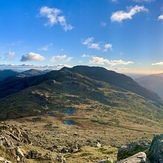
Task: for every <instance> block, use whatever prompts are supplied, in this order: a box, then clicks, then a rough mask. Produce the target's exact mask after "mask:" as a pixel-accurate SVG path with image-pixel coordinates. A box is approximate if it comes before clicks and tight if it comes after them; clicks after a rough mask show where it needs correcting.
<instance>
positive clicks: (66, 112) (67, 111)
mask: <svg viewBox="0 0 163 163" xmlns="http://www.w3.org/2000/svg"><path fill="white" fill-rule="evenodd" d="M61 113H64V114H74V113H75V110H74V109H67V110H62V111H61Z"/></svg>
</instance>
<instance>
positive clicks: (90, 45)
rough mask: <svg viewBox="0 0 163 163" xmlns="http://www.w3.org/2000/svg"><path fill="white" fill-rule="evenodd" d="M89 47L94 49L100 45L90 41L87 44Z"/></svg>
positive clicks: (97, 48)
mask: <svg viewBox="0 0 163 163" xmlns="http://www.w3.org/2000/svg"><path fill="white" fill-rule="evenodd" d="M88 48H89V49H96V50H100V45H99V44H98V43H92V44H89V45H88Z"/></svg>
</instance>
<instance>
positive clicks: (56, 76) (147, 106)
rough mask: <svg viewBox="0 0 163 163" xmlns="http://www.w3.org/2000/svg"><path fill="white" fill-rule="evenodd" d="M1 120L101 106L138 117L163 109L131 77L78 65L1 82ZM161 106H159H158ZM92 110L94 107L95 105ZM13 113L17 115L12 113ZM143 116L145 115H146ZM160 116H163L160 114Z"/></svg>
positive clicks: (156, 99) (154, 97) (160, 103)
mask: <svg viewBox="0 0 163 163" xmlns="http://www.w3.org/2000/svg"><path fill="white" fill-rule="evenodd" d="M0 92H1V94H0V97H1V99H0V103H1V105H0V111H1V112H0V117H1V118H11V117H13V118H14V117H19V116H28V115H33V114H38V113H45V112H47V111H50V110H54V109H55V110H56V109H59V108H62V109H63V108H69V107H70V108H71V107H74V106H76V107H79V106H81V107H82V106H83V105H86V104H87V105H89V104H90V103H92V104H94V105H95V104H98V105H99V106H100V107H102V106H104V108H105V109H106V108H108V107H113V108H115V109H122V108H124V109H125V110H126V109H128V111H130V110H132V111H133V112H136V113H137V114H141V113H142V112H143V113H144V112H147V111H148V115H147V116H150V114H153V112H152V109H154V108H155V110H156V112H155V114H157V109H158V110H159V114H160V109H161V108H162V106H161V105H162V101H161V99H160V98H159V96H158V95H157V94H156V93H153V92H151V91H149V90H147V89H145V88H143V87H141V86H140V85H138V84H137V83H136V82H135V81H134V80H132V78H130V77H128V76H126V75H123V74H118V73H116V72H114V71H108V70H106V69H104V68H101V67H88V66H76V67H73V68H63V69H61V70H58V71H51V72H49V73H46V74H44V75H39V76H32V77H25V78H19V77H13V78H10V79H7V80H5V81H4V82H1V83H0ZM157 106H159V107H157ZM92 107H93V106H92ZM13 113H14V114H13ZM143 113H142V114H143ZM160 115H161V114H160Z"/></svg>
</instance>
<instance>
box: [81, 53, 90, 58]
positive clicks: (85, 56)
mask: <svg viewBox="0 0 163 163" xmlns="http://www.w3.org/2000/svg"><path fill="white" fill-rule="evenodd" d="M81 57H82V58H89V57H90V56H89V55H87V54H83V55H82V56H81Z"/></svg>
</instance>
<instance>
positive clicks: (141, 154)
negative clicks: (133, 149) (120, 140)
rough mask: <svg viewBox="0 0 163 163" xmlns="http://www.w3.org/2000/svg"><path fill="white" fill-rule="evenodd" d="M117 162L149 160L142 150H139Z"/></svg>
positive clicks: (147, 162) (133, 162)
mask: <svg viewBox="0 0 163 163" xmlns="http://www.w3.org/2000/svg"><path fill="white" fill-rule="evenodd" d="M117 163H149V161H148V159H147V156H146V154H145V153H144V152H139V153H137V154H135V155H133V156H131V157H128V158H126V159H124V160H121V161H118V162H117Z"/></svg>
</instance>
